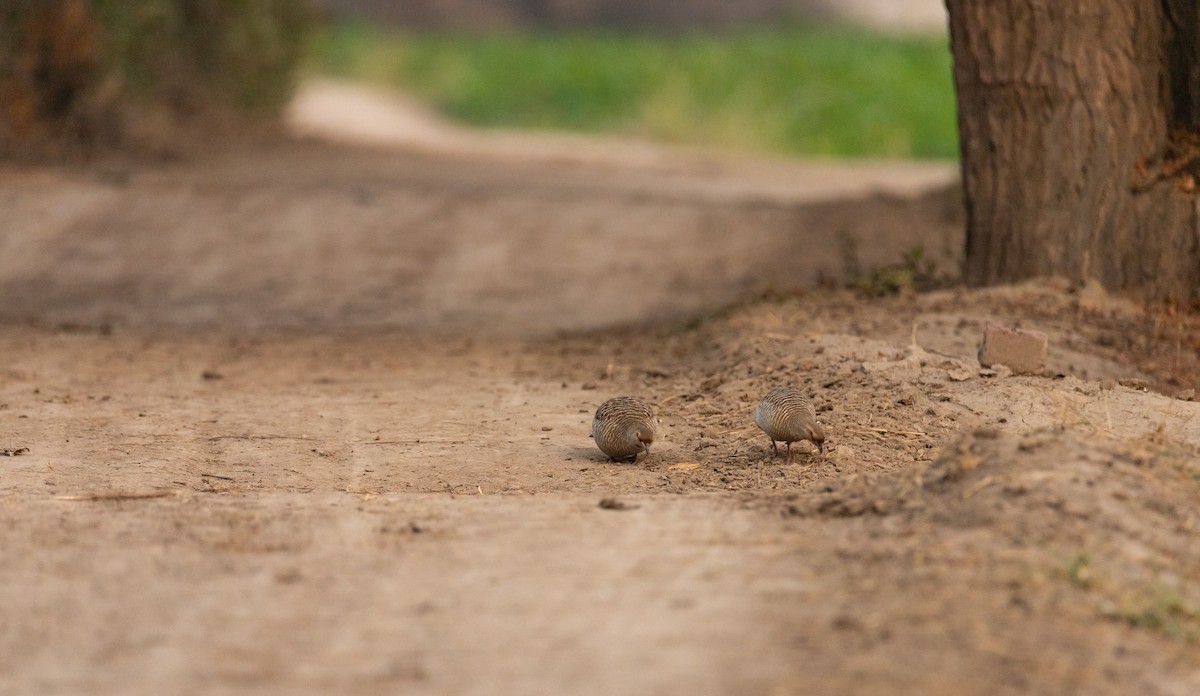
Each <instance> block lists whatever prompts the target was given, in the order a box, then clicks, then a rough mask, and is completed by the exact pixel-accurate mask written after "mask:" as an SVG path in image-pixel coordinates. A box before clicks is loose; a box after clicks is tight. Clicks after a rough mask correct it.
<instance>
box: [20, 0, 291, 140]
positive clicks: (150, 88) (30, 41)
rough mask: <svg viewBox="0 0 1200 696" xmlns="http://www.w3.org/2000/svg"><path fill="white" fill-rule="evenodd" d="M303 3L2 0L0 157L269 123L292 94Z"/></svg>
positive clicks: (258, 0) (273, 0)
mask: <svg viewBox="0 0 1200 696" xmlns="http://www.w3.org/2000/svg"><path fill="white" fill-rule="evenodd" d="M311 17H312V15H311V12H310V10H309V9H308V4H307V2H306V1H305V0H3V2H2V3H0V154H10V155H11V154H17V155H19V154H22V153H30V152H36V153H38V154H41V155H47V154H50V155H53V154H60V155H62V154H67V153H70V152H75V151H79V152H84V153H86V152H91V151H94V150H95V149H98V148H101V147H134V148H138V147H142V146H147V147H155V146H156V145H158V144H161V143H159V142H158V141H160V140H161V141H164V142H165V141H166V140H170V139H172V138H174V137H176V136H178V134H179V131H180V126H182V127H183V128H184V130H195V129H201V130H204V129H206V128H208V127H213V126H216V125H217V124H220V126H222V127H224V126H228V125H229V124H230V123H231V122H232V121H245V120H255V119H270V118H273V117H274V116H276V115H277V114H278V113H279V112H280V110H281V109H282V107H283V106H284V105H285V104H286V102H287V100H288V98H289V97H290V96H291V92H292V87H293V80H294V75H295V73H296V67H297V65H298V64H299V61H300V59H301V50H302V48H303V45H304V37H305V30H306V28H307V27H308V26H309V25H310V23H311Z"/></svg>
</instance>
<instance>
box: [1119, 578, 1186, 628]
mask: <svg viewBox="0 0 1200 696" xmlns="http://www.w3.org/2000/svg"><path fill="white" fill-rule="evenodd" d="M1124 619H1125V622H1126V623H1128V624H1129V625H1130V626H1133V627H1135V628H1145V629H1149V630H1152V631H1159V632H1161V633H1164V634H1166V635H1167V636H1168V637H1170V638H1173V639H1175V640H1186V641H1188V642H1193V641H1196V640H1200V609H1197V608H1196V607H1195V606H1194V605H1192V604H1191V603H1189V602H1188V601H1187V600H1186V599H1185V598H1184V597H1183V595H1181V594H1180V592H1179V590H1178V589H1177V588H1174V587H1166V586H1164V587H1160V588H1159V589H1158V590H1157V591H1156V592H1155V593H1154V596H1153V597H1152V598H1151V599H1150V601H1149V603H1148V605H1147V606H1145V607H1143V608H1140V609H1135V610H1132V611H1127V612H1125V614H1124Z"/></svg>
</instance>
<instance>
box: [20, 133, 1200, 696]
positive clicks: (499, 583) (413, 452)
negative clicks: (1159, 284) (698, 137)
mask: <svg viewBox="0 0 1200 696" xmlns="http://www.w3.org/2000/svg"><path fill="white" fill-rule="evenodd" d="M685 159H686V158H685ZM710 162H711V160H710ZM728 166H729V168H728V169H721V168H720V167H718V168H716V169H713V168H712V167H711V166H708V167H707V168H706V167H701V166H697V168H696V169H695V170H692V171H691V173H690V174H689V170H688V168H687V166H685V165H678V163H677V165H672V167H670V168H663V167H657V166H649V165H646V164H645V163H638V162H614V161H611V160H609V161H603V162H600V161H592V162H590V163H589V162H588V161H584V160H571V161H562V160H561V159H556V158H539V157H526V156H513V157H511V158H509V157H505V156H503V155H501V154H497V153H496V152H494V151H493V152H489V153H486V154H485V155H480V156H478V157H472V156H471V155H470V153H469V152H458V153H445V152H440V153H439V152H431V151H419V152H418V151H412V150H409V151H403V150H381V149H366V148H362V147H359V148H353V147H349V146H345V145H338V146H334V145H324V144H319V143H315V142H305V141H287V142H282V143H275V144H273V145H263V146H261V147H257V148H253V149H248V150H245V151H240V152H224V153H216V154H213V155H211V156H207V157H202V158H197V159H194V160H188V161H179V162H173V163H159V164H150V163H145V162H108V163H104V164H102V165H97V166H91V167H87V168H72V169H34V168H15V167H7V168H0V220H3V221H4V234H3V235H0V297H2V298H3V302H2V303H0V320H2V322H3V323H2V324H0V356H2V362H0V450H8V452H7V454H11V455H15V456H5V457H0V480H2V481H3V482H4V484H3V487H2V488H0V518H2V520H3V524H2V525H0V544H2V548H3V549H4V553H3V555H0V604H2V605H3V606H4V607H5V609H4V612H3V615H2V621H0V692H4V693H113V694H117V693H120V694H128V693H184V694H187V693H214V692H217V693H250V692H253V693H263V692H268V693H273V692H280V693H330V692H336V693H381V692H387V693H395V692H401V693H417V694H423V693H428V694H434V693H467V694H471V693H480V694H482V693H545V694H552V693H553V694H560V693H596V694H600V693H606V694H607V693H645V694H650V693H654V694H668V693H669V694H675V693H678V694H685V693H686V694H718V693H739V694H741V693H745V694H753V693H764V694H861V693H872V694H910V693H920V694H947V695H949V694H964V693H988V694H1028V693H1054V694H1109V693H1111V694H1129V693H1144V694H1179V695H1184V694H1195V693H1200V647H1198V645H1197V642H1198V641H1200V583H1198V582H1197V580H1196V578H1197V577H1200V545H1197V544H1196V543H1195V539H1196V535H1197V533H1198V532H1200V464H1198V459H1197V446H1198V445H1200V421H1198V420H1197V415H1200V405H1198V404H1196V403H1195V402H1193V401H1189V400H1187V394H1186V393H1184V394H1177V392H1180V391H1182V390H1185V389H1187V388H1189V387H1190V388H1194V387H1195V386H1196V385H1195V384H1194V383H1192V382H1189V380H1191V379H1194V377H1192V375H1194V374H1195V373H1194V372H1193V371H1192V367H1193V366H1194V356H1191V355H1189V350H1185V349H1184V346H1185V345H1187V343H1186V341H1185V340H1184V338H1185V337H1184V336H1183V328H1180V327H1183V326H1185V325H1186V324H1185V323H1184V322H1185V320H1184V319H1182V318H1178V317H1175V318H1170V317H1167V318H1164V316H1162V315H1155V314H1153V313H1150V314H1146V313H1145V312H1143V310H1142V309H1141V308H1139V307H1135V306H1132V305H1130V304H1128V303H1126V302H1122V301H1120V300H1118V299H1114V298H1111V297H1108V296H1106V295H1104V294H1103V293H1102V292H1099V291H1097V290H1095V289H1093V288H1085V289H1078V288H1068V287H1066V286H1065V285H1063V284H1061V283H1057V282H1055V281H1043V282H1038V283H1032V284H1028V285H1023V286H1017V287H1006V288H995V289H988V290H966V289H962V288H954V287H951V288H947V289H943V290H939V291H935V292H929V293H924V294H920V295H914V294H912V293H903V294H901V295H898V296H891V297H884V298H877V299H863V298H860V297H858V296H856V295H854V294H852V293H850V292H847V291H843V290H837V289H828V288H826V289H821V288H818V287H817V286H818V285H820V283H821V282H824V283H825V284H826V285H829V284H834V283H835V281H837V279H838V278H840V274H841V269H842V261H843V258H842V252H843V245H842V242H841V240H842V239H844V237H845V236H846V235H849V236H854V237H856V238H858V239H859V240H861V243H860V244H859V247H858V249H859V251H858V253H859V256H860V259H859V260H860V261H861V262H862V263H863V264H864V265H866V266H868V267H869V266H871V265H878V264H887V263H893V262H895V261H896V260H897V259H899V257H900V255H901V254H902V253H903V252H904V251H907V250H908V249H910V248H911V247H912V246H913V245H915V244H923V245H924V246H925V247H926V248H928V249H931V250H933V252H934V253H935V255H937V254H940V256H938V258H940V259H942V262H943V263H944V264H946V265H945V266H943V267H950V266H952V264H953V261H954V259H955V258H956V255H957V253H958V248H957V244H956V243H955V241H954V240H955V239H957V235H958V234H959V232H958V230H959V229H960V225H961V217H960V213H959V212H958V211H957V210H956V207H955V204H954V200H955V199H954V195H953V192H947V191H940V192H939V191H933V192H927V193H922V192H920V191H916V190H914V191H907V192H904V193H903V195H901V194H900V193H896V192H889V193H884V194H863V193H862V192H860V191H854V192H850V193H848V194H847V195H846V196H843V197H841V198H838V197H837V196H836V195H834V194H835V193H836V192H832V191H831V192H830V196H829V197H822V198H817V199H813V198H805V197H803V196H801V197H798V198H796V199H791V200H789V199H786V198H780V197H755V196H754V195H753V192H752V191H748V190H747V187H746V186H745V184H744V181H743V180H742V179H741V178H740V176H739V175H732V174H730V172H744V171H745V169H744V168H742V166H743V165H740V164H730V165H728ZM772 166H776V165H772ZM780 166H782V165H780ZM796 167H797V172H798V170H799V169H800V168H802V167H803V165H796ZM794 173H795V172H794ZM797 175H799V174H797ZM863 175H864V176H870V175H871V174H870V172H864V174H863ZM850 179H853V177H850ZM989 321H991V322H1003V323H1006V324H1013V325H1021V326H1026V327H1029V328H1036V329H1040V330H1043V331H1046V332H1047V333H1048V334H1049V336H1050V345H1051V350H1050V364H1049V366H1048V370H1047V372H1046V373H1045V374H1043V375H1030V376H1011V375H1008V374H1006V373H1005V372H1004V371H1003V370H1000V371H998V372H993V371H985V370H984V371H981V369H980V367H979V365H978V363H977V362H976V361H975V359H974V352H975V349H976V345H977V341H978V338H979V336H980V335H981V333H982V330H983V327H984V325H985V323H986V322H989ZM1172 327H1174V329H1172ZM1172 330H1174V331H1175V333H1174V334H1173V333H1171V331H1172ZM1172 346H1175V350H1172ZM1131 380H1132V381H1131ZM785 383H790V384H795V385H797V386H799V387H801V388H803V389H806V390H808V391H809V392H810V394H811V395H812V397H813V398H814V400H815V402H816V404H817V405H818V410H819V415H820V418H821V419H822V421H823V422H824V423H825V424H826V426H827V429H828V431H829V433H830V438H829V446H828V447H827V449H826V452H825V453H824V454H820V453H816V452H814V451H811V450H809V449H808V448H807V446H804V445H799V446H797V448H796V449H797V455H796V457H795V460H794V461H793V463H792V464H790V465H788V464H786V463H784V461H783V460H782V459H778V458H773V457H772V456H771V453H770V447H769V444H768V442H767V439H766V437H765V436H763V435H762V434H761V433H759V432H758V431H757V430H756V429H755V428H754V427H753V425H752V423H751V421H750V413H751V411H752V409H753V406H754V404H755V402H756V400H757V398H758V397H759V396H760V395H761V394H763V393H765V391H767V389H769V388H770V387H771V386H774V385H778V384H785ZM1147 387H1149V389H1147ZM617 394H637V395H641V396H644V397H645V398H647V399H648V400H649V401H650V402H651V403H653V404H654V405H655V407H656V409H657V410H658V411H659V413H660V415H661V418H662V422H663V429H662V430H663V437H662V441H661V442H659V443H656V445H655V447H654V450H653V452H652V453H651V454H650V456H648V457H645V458H642V459H640V460H639V461H638V462H636V463H634V464H615V463H610V462H608V461H606V460H605V459H604V457H603V456H602V455H601V454H600V452H599V451H598V450H597V449H596V448H595V447H594V446H593V445H592V443H591V440H590V439H589V432H590V421H591V414H592V412H593V411H594V410H595V408H596V406H597V405H598V404H599V403H600V402H601V401H603V400H604V399H606V398H608V397H610V396H613V395H617ZM1177 396H1181V397H1182V398H1176V397H1177ZM21 448H28V452H24V453H19V450H20V449H21ZM602 500H606V501H608V502H606V503H605V505H603V506H602V505H601V504H600V503H601V501H602Z"/></svg>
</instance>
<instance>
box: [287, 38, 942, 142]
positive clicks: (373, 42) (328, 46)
mask: <svg viewBox="0 0 1200 696" xmlns="http://www.w3.org/2000/svg"><path fill="white" fill-rule="evenodd" d="M308 55H309V58H308V68H309V69H310V70H312V71H315V72H320V73H324V74H327V75H331V76H335V77H342V78H351V79H360V80H367V81H371V82H375V83H379V84H385V85H395V86H399V87H401V88H403V89H405V90H406V91H408V92H410V93H413V94H415V95H416V96H419V97H421V98H424V99H426V100H428V101H429V102H430V103H431V104H432V105H434V106H435V107H436V108H437V109H439V110H440V111H442V112H443V113H445V114H446V115H448V116H450V117H453V118H456V119H459V120H461V121H464V122H466V123H470V124H474V125H479V126H510V127H523V128H548V129H568V130H578V131H587V132H603V133H618V134H625V135H635V136H644V137H648V138H654V139H657V140H663V141H668V142H678V143H689V144H698V145H706V146H716V147H729V148H739V149H747V150H756V151H762V152H774V153H787V154H806V155H828V156H880V157H920V158H952V157H956V156H957V150H958V140H957V135H956V130H955V107H954V93H953V84H952V81H951V72H950V71H951V63H950V50H949V46H948V43H947V39H946V38H945V37H936V38H934V37H929V38H924V37H921V38H912V37H903V38H902V37H893V36H885V35H881V34H878V33H873V32H870V31H866V30H855V29H828V28H822V29H801V28H760V29H746V30H738V31H733V32H728V33H719V34H683V35H676V34H665V35H657V34H645V33H614V32H609V31H591V32H563V33H521V34H502V35H477V34H467V33H445V32H441V33H427V32H422V33H414V32H401V31H396V30H385V29H381V28H376V27H372V26H369V25H364V24H354V23H344V24H334V25H332V26H328V27H325V28H323V29H320V30H318V31H317V32H316V33H315V34H314V39H313V42H312V45H311V47H310V50H309V54H308Z"/></svg>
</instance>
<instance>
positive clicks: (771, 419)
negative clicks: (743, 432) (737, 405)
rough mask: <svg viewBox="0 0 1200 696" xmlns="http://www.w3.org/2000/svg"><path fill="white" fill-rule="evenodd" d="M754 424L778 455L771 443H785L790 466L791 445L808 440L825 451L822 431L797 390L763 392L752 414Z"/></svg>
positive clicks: (809, 406)
mask: <svg viewBox="0 0 1200 696" xmlns="http://www.w3.org/2000/svg"><path fill="white" fill-rule="evenodd" d="M754 424H755V425H757V426H758V427H760V428H762V431H763V432H764V433H766V434H767V437H769V438H771V449H772V450H773V451H774V452H775V454H779V448H778V447H777V446H776V445H775V441H776V440H779V441H781V442H786V443H787V461H788V464H791V463H792V443H793V442H798V441H800V440H808V441H809V442H811V443H813V444H814V445H816V446H817V450H819V451H821V452H824V451H825V428H823V427H821V424H820V423H818V422H817V413H816V411H814V410H813V407H812V404H811V403H809V401H808V398H807V397H805V396H804V394H801V393H800V390H799V389H793V388H791V387H779V388H777V389H772V390H771V391H769V392H767V395H766V396H764V397H763V400H762V401H760V402H758V408H756V409H755V410H754Z"/></svg>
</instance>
